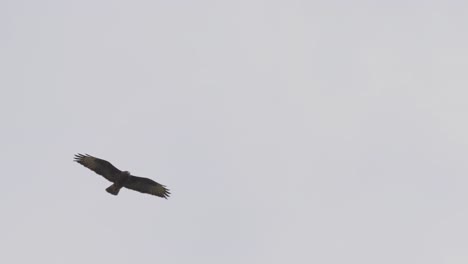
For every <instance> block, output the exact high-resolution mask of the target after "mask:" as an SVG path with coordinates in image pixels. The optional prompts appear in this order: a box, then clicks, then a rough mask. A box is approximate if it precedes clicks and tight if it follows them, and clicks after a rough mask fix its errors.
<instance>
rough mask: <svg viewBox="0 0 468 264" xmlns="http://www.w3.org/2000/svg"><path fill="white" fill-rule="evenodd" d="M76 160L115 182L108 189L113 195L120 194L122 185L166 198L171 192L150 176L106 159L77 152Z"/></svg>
mask: <svg viewBox="0 0 468 264" xmlns="http://www.w3.org/2000/svg"><path fill="white" fill-rule="evenodd" d="M74 161H76V162H78V163H79V164H81V165H83V166H85V167H86V168H88V169H90V170H92V171H94V172H95V173H97V174H99V175H101V176H103V177H104V178H106V179H107V180H108V181H110V182H113V183H114V184H112V185H111V186H109V187H108V188H107V189H106V191H107V192H108V193H110V194H112V195H117V194H119V191H120V189H121V188H122V187H125V188H127V189H131V190H134V191H138V192H141V193H148V194H152V195H156V196H159V197H162V198H165V199H167V197H169V195H170V194H171V193H170V192H169V190H168V189H167V188H166V186H164V185H162V184H159V183H157V182H155V181H153V180H151V179H148V178H142V177H137V176H133V175H131V174H130V172H128V171H121V170H119V169H117V168H116V167H114V165H112V164H111V163H110V162H108V161H106V160H103V159H98V158H95V157H93V156H91V155H88V154H86V155H83V154H76V155H75V160H74Z"/></svg>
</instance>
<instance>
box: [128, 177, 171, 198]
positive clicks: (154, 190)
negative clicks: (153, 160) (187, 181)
mask: <svg viewBox="0 0 468 264" xmlns="http://www.w3.org/2000/svg"><path fill="white" fill-rule="evenodd" d="M124 186H125V187H126V188H128V189H132V190H135V191H138V192H141V193H148V194H152V195H156V196H159V197H162V198H165V199H167V197H169V195H170V194H171V193H170V192H169V189H167V188H166V186H164V185H162V184H159V183H157V182H155V181H153V180H151V179H148V178H142V177H138V176H130V178H128V180H127V181H126V182H125V184H124Z"/></svg>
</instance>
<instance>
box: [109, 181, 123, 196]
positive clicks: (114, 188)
mask: <svg viewBox="0 0 468 264" xmlns="http://www.w3.org/2000/svg"><path fill="white" fill-rule="evenodd" d="M121 188H122V186H118V185H116V184H115V183H114V184H112V185H111V186H109V187H108V188H107V189H106V191H107V192H108V193H110V194H112V195H117V194H119V191H120V189H121Z"/></svg>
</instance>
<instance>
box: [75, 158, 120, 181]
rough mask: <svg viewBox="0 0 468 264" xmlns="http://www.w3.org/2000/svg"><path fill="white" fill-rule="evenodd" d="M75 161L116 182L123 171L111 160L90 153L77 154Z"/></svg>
mask: <svg viewBox="0 0 468 264" xmlns="http://www.w3.org/2000/svg"><path fill="white" fill-rule="evenodd" d="M75 161H76V162H78V163H79V164H81V165H83V166H85V167H86V168H88V169H90V170H92V171H94V172H95V173H97V174H99V175H101V176H103V177H104V178H106V179H107V180H109V181H111V182H115V181H116V180H117V177H118V175H120V173H121V171H120V170H119V169H117V168H116V167H114V165H112V164H111V163H110V162H108V161H106V160H103V159H98V158H96V157H93V156H91V155H88V154H85V155H83V154H79V153H78V154H76V155H75Z"/></svg>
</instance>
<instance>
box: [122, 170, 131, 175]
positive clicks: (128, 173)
mask: <svg viewBox="0 0 468 264" xmlns="http://www.w3.org/2000/svg"><path fill="white" fill-rule="evenodd" d="M122 174H123V175H125V176H130V172H129V171H122Z"/></svg>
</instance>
